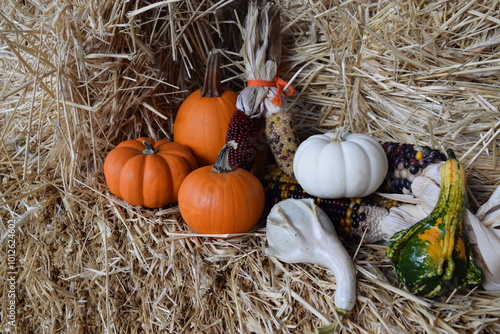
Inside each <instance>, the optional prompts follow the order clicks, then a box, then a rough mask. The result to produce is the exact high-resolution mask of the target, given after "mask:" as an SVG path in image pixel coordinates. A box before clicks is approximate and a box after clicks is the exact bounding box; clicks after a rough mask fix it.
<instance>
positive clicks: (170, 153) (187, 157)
mask: <svg viewBox="0 0 500 334" xmlns="http://www.w3.org/2000/svg"><path fill="white" fill-rule="evenodd" d="M197 167H198V165H197V162H196V159H195V158H194V156H193V155H192V154H191V151H189V149H188V148H187V147H185V146H183V145H181V144H178V143H173V142H171V141H168V140H160V141H158V142H156V143H155V141H154V140H152V139H149V138H143V137H141V138H138V139H136V140H126V141H124V142H122V143H120V144H118V146H117V147H116V148H115V149H113V150H112V151H111V152H109V154H108V155H107V156H106V159H105V161H104V176H105V178H106V183H107V184H108V187H109V190H110V191H111V193H113V194H114V195H115V196H117V197H119V198H121V199H123V200H125V201H126V202H127V203H129V204H132V205H142V206H145V207H148V208H159V207H162V206H165V205H167V204H171V203H175V202H177V196H178V193H179V188H180V186H181V183H182V181H183V180H184V178H185V177H186V176H187V175H188V174H189V173H190V172H191V171H193V170H194V169H196V168H197Z"/></svg>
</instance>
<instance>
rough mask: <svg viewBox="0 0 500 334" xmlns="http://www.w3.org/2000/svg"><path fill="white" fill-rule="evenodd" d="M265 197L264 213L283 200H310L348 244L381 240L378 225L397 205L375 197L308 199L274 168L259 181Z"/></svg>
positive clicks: (388, 200) (292, 179) (309, 196)
mask: <svg viewBox="0 0 500 334" xmlns="http://www.w3.org/2000/svg"><path fill="white" fill-rule="evenodd" d="M261 182H262V184H263V186H264V190H265V194H266V212H268V211H269V210H270V209H271V208H272V207H273V206H274V204H276V203H278V202H280V201H282V200H284V199H287V198H312V199H314V200H315V203H316V205H318V206H319V207H320V208H321V209H322V210H323V211H325V213H326V214H327V215H328V217H330V219H331V221H332V223H333V225H334V227H335V229H336V231H337V232H338V233H339V234H340V235H343V236H346V237H348V238H350V239H352V240H355V241H359V240H361V238H363V242H378V241H381V240H382V235H381V234H380V232H379V231H380V229H379V227H378V224H379V223H380V220H381V219H382V218H383V217H385V216H386V215H388V214H389V209H390V208H391V207H394V206H397V205H399V204H400V203H399V202H397V201H394V200H390V199H387V198H384V197H381V196H378V195H376V194H373V195H369V196H365V197H360V198H340V199H328V198H319V197H315V196H311V195H309V194H308V193H307V192H305V191H304V190H303V189H302V187H301V186H300V185H299V183H298V182H297V181H296V180H295V179H294V178H291V177H289V176H287V175H285V174H284V172H283V171H282V170H281V169H280V168H279V167H278V166H268V167H267V168H266V170H265V173H264V176H263V177H262V179H261Z"/></svg>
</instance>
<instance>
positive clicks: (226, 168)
mask: <svg viewBox="0 0 500 334" xmlns="http://www.w3.org/2000/svg"><path fill="white" fill-rule="evenodd" d="M237 147H238V143H237V142H235V141H234V140H230V141H228V142H227V143H226V145H224V147H223V148H222V149H221V150H220V152H219V154H218V155H217V160H216V161H215V164H214V165H213V167H212V169H213V170H215V171H217V172H219V173H230V172H232V171H233V170H234V168H233V167H232V166H231V165H230V164H229V150H230V149H236V148H237Z"/></svg>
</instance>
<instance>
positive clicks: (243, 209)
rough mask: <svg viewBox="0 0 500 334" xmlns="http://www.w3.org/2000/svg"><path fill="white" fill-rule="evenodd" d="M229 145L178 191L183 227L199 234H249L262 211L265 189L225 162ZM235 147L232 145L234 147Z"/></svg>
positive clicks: (252, 176) (248, 173)
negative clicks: (214, 160)
mask: <svg viewBox="0 0 500 334" xmlns="http://www.w3.org/2000/svg"><path fill="white" fill-rule="evenodd" d="M231 145H234V142H229V143H228V144H227V145H225V146H224V147H223V149H222V150H221V151H220V154H219V156H218V157H217V161H216V163H215V165H213V166H205V167H201V168H198V169H197V170H195V171H193V172H192V173H191V174H189V175H188V176H187V177H186V179H185V180H184V182H183V183H182V185H181V189H180V190H179V210H180V212H181V215H182V217H183V218H184V221H185V222H186V224H187V225H188V226H189V227H190V228H191V229H193V230H194V231H196V232H198V233H202V234H231V233H245V232H248V231H250V230H251V229H252V228H253V227H254V226H255V224H256V223H257V222H258V221H259V218H260V217H261V215H262V212H263V210H264V188H263V187H262V184H261V183H260V181H259V180H258V179H257V177H255V176H254V175H253V174H251V173H250V172H248V171H246V170H245V169H242V168H235V169H233V168H232V167H231V166H230V165H229V163H228V153H229V152H228V151H229V148H230V147H231ZM233 147H234V146H233Z"/></svg>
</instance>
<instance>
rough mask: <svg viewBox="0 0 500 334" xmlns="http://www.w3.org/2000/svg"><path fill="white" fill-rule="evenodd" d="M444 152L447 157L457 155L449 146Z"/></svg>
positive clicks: (452, 157)
mask: <svg viewBox="0 0 500 334" xmlns="http://www.w3.org/2000/svg"><path fill="white" fill-rule="evenodd" d="M446 154H447V155H448V159H455V160H456V159H457V156H456V155H455V152H453V150H452V149H451V148H449V149H447V150H446Z"/></svg>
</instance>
